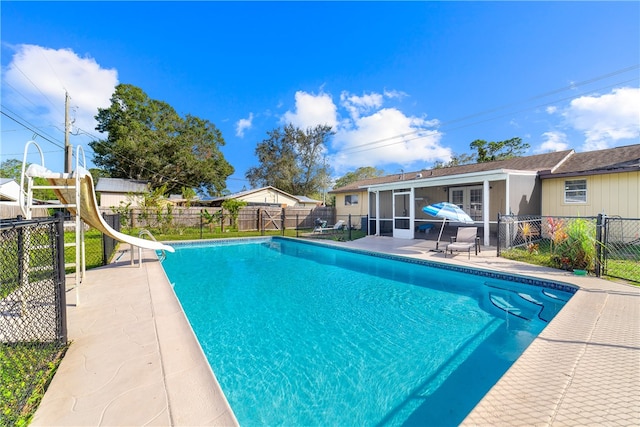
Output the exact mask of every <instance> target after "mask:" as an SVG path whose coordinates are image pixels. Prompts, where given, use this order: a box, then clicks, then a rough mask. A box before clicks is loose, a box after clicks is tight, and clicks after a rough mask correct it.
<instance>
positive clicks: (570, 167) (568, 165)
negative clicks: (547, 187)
mask: <svg viewBox="0 0 640 427" xmlns="http://www.w3.org/2000/svg"><path fill="white" fill-rule="evenodd" d="M634 170H635V171H637V170H640V144H635V145H627V146H624V147H615V148H608V149H605V150H597V151H587V152H584V153H574V154H573V155H572V156H570V157H569V158H568V159H567V160H566V161H564V162H563V163H562V164H560V165H559V166H558V167H556V168H555V169H551V170H548V171H544V172H542V173H540V178H542V179H545V178H557V177H559V176H580V175H601V174H604V173H615V172H626V171H634Z"/></svg>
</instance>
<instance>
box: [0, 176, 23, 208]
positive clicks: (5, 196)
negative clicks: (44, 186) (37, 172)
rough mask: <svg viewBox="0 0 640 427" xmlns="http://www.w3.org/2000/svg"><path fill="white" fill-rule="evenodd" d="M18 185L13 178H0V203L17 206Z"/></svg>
mask: <svg viewBox="0 0 640 427" xmlns="http://www.w3.org/2000/svg"><path fill="white" fill-rule="evenodd" d="M19 194H20V184H18V183H17V182H16V180H15V179H13V178H0V202H2V203H3V204H6V205H15V206H18V196H19Z"/></svg>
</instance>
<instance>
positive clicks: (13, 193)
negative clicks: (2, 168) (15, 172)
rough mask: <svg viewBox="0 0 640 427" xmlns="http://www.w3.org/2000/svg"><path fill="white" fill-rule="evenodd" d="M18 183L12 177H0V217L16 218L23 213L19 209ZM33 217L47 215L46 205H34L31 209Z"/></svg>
mask: <svg viewBox="0 0 640 427" xmlns="http://www.w3.org/2000/svg"><path fill="white" fill-rule="evenodd" d="M19 197H20V184H18V183H17V182H16V181H15V180H14V179H13V178H0V219H8V218H16V217H17V216H18V215H24V213H23V212H22V209H20V203H19ZM32 215H33V218H41V217H47V216H49V210H48V209H47V208H46V207H36V208H34V209H33V210H32Z"/></svg>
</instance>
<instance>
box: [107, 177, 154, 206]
mask: <svg viewBox="0 0 640 427" xmlns="http://www.w3.org/2000/svg"><path fill="white" fill-rule="evenodd" d="M95 191H96V194H99V195H100V202H99V203H100V205H99V206H100V208H103V209H106V208H117V207H119V206H120V203H123V204H127V203H131V207H132V208H136V207H139V206H141V205H142V204H143V201H144V195H145V194H146V193H148V192H149V183H148V182H147V181H138V180H135V179H123V178H100V179H99V180H98V183H97V184H96V190H95Z"/></svg>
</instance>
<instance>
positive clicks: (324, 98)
mask: <svg viewBox="0 0 640 427" xmlns="http://www.w3.org/2000/svg"><path fill="white" fill-rule="evenodd" d="M282 122H283V123H284V124H285V125H288V124H289V123H291V124H293V125H294V126H295V127H298V128H300V129H305V130H306V129H307V128H315V127H316V126H319V125H329V126H331V127H334V128H335V126H336V124H337V112H336V105H335V104H334V103H333V99H331V96H330V95H328V94H326V93H320V94H319V95H313V94H310V93H307V92H303V91H298V92H296V109H295V111H294V112H292V111H287V112H286V113H284V116H283V118H282Z"/></svg>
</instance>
